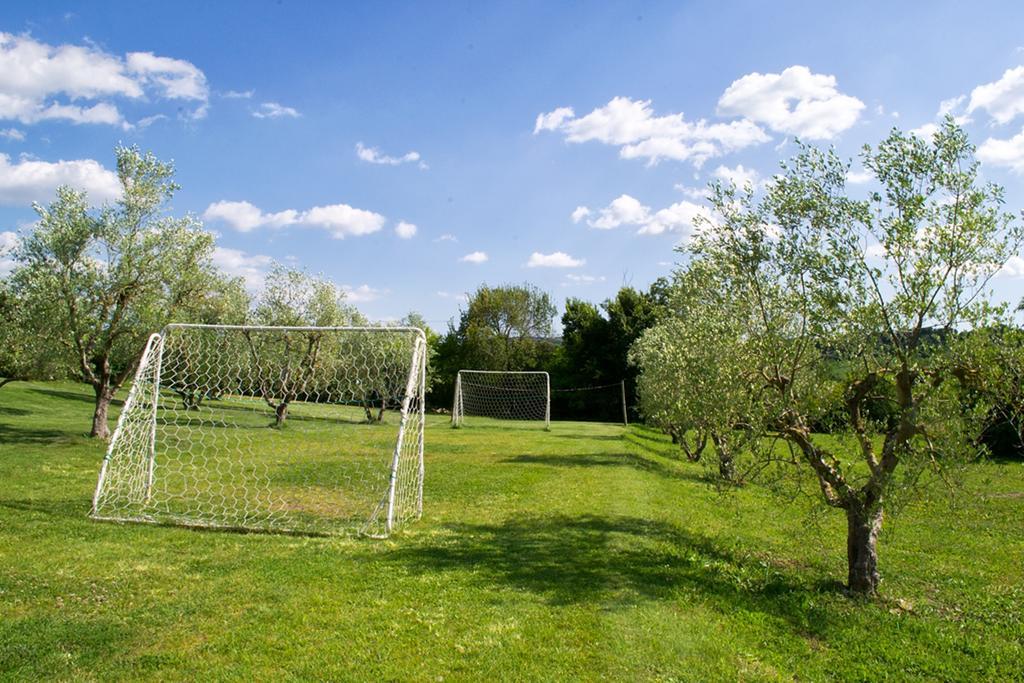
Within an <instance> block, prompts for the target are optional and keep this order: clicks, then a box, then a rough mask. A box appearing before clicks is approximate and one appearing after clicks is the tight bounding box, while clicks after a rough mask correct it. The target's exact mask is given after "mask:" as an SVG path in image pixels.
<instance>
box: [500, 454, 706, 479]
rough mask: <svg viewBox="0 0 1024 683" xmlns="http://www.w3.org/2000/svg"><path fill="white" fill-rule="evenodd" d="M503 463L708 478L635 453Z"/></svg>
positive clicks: (528, 457) (519, 457) (525, 458)
mask: <svg viewBox="0 0 1024 683" xmlns="http://www.w3.org/2000/svg"><path fill="white" fill-rule="evenodd" d="M499 462H501V463H509V464H525V465H548V466H550V467H631V468H633V469H637V470H643V471H645V472H651V473H653V474H657V475H659V476H662V477H667V478H669V479H679V480H684V481H695V482H706V481H707V479H706V477H705V476H704V474H703V471H701V472H694V471H691V470H689V469H684V468H681V467H673V466H671V465H670V464H668V463H663V462H659V461H658V460H652V459H650V458H645V457H643V456H640V455H636V454H635V453H626V452H623V453H582V454H578V455H553V454H540V455H530V454H524V455H517V456H514V457H511V458H505V459H503V460H500V461H499Z"/></svg>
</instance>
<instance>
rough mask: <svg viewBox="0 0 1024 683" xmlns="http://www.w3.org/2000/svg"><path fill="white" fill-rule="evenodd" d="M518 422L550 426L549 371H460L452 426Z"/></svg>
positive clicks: (457, 379)
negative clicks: (506, 421)
mask: <svg viewBox="0 0 1024 683" xmlns="http://www.w3.org/2000/svg"><path fill="white" fill-rule="evenodd" d="M491 420H518V421H521V422H526V423H534V424H537V425H543V426H544V428H545V429H548V428H550V426H551V379H550V377H548V373H546V372H528V371H521V372H513V371H503V370H459V374H458V375H457V376H456V378H455V400H454V403H453V404H452V426H453V427H461V426H463V425H467V424H471V425H483V424H487V423H488V422H489V421H491Z"/></svg>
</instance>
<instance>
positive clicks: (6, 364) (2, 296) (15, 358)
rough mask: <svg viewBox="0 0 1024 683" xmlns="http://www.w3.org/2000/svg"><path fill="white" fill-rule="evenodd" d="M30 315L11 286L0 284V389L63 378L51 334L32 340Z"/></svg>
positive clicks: (65, 369) (66, 371) (60, 359)
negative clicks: (28, 382) (19, 382)
mask: <svg viewBox="0 0 1024 683" xmlns="http://www.w3.org/2000/svg"><path fill="white" fill-rule="evenodd" d="M29 313H30V311H29V308H28V306H26V304H25V301H24V300H23V299H22V298H21V297H20V296H19V295H18V293H17V292H16V291H15V289H14V287H13V285H12V283H10V282H8V281H6V280H0V320H3V321H4V322H3V324H2V325H0V387H3V386H6V385H7V384H9V383H11V382H16V381H19V380H22V381H24V380H32V379H51V378H53V377H57V376H67V375H68V374H70V370H69V368H68V367H67V359H66V357H65V355H64V354H62V353H61V349H60V348H59V346H57V345H56V344H55V338H54V335H52V334H46V335H39V336H35V335H32V334H30V333H28V332H29V330H31V322H32V321H31V317H30V315H29Z"/></svg>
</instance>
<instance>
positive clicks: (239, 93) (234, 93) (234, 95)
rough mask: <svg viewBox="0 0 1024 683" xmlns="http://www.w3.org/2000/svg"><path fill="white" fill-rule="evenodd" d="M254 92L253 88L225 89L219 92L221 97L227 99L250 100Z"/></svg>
mask: <svg viewBox="0 0 1024 683" xmlns="http://www.w3.org/2000/svg"><path fill="white" fill-rule="evenodd" d="M255 94H256V91H255V90H227V91H225V92H223V93H222V94H221V97H223V98H225V99H228V100H250V99H252V96H253V95H255Z"/></svg>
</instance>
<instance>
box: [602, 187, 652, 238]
mask: <svg viewBox="0 0 1024 683" xmlns="http://www.w3.org/2000/svg"><path fill="white" fill-rule="evenodd" d="M649 218H650V209H648V208H647V207H646V206H644V205H643V204H641V203H640V200H638V199H636V198H635V197H630V196H629V195H628V194H624V195H620V196H619V197H617V198H616V199H614V200H612V203H611V204H609V205H608V206H607V207H605V208H603V209H601V211H600V213H599V214H598V217H597V219H596V220H592V221H587V224H588V225H589V226H590V227H592V228H597V229H598V230H611V229H612V228H617V227H619V226H620V225H623V224H624V223H625V224H630V223H632V224H636V225H639V224H642V223H645V222H647V220H648V219H649Z"/></svg>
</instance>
